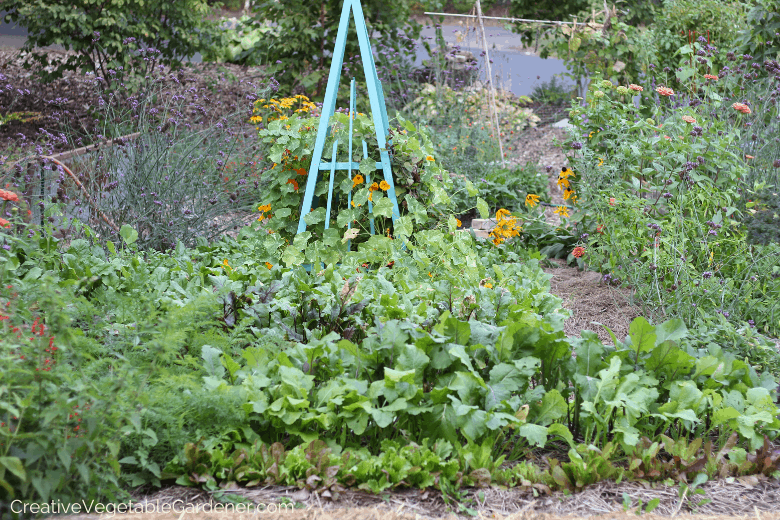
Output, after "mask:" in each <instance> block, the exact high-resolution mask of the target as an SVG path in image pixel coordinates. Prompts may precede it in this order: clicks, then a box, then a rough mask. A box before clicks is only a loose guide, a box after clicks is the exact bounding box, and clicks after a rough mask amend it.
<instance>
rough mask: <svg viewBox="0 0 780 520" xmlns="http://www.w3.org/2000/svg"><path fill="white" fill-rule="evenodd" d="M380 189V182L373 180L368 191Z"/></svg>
mask: <svg viewBox="0 0 780 520" xmlns="http://www.w3.org/2000/svg"><path fill="white" fill-rule="evenodd" d="M378 189H379V184H377V183H375V182H372V183H371V186H369V187H368V191H376V190H378Z"/></svg>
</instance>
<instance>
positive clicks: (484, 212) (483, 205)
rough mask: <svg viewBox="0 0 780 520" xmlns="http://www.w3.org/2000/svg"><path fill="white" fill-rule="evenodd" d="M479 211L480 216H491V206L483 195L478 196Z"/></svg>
mask: <svg viewBox="0 0 780 520" xmlns="http://www.w3.org/2000/svg"><path fill="white" fill-rule="evenodd" d="M477 211H479V216H480V218H490V207H489V206H488V204H487V202H485V200H484V199H483V198H482V197H477Z"/></svg>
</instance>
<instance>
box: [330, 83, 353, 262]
mask: <svg viewBox="0 0 780 520" xmlns="http://www.w3.org/2000/svg"><path fill="white" fill-rule="evenodd" d="M354 119H355V78H352V81H351V82H350V84H349V155H348V156H347V165H348V166H347V168H348V169H347V174H348V175H349V179H350V180H351V179H352V127H353V121H354ZM334 160H335V159H334ZM351 209H352V188H350V189H349V195H348V196H347V211H350V210H351ZM347 229H352V221H350V222H349V224H347ZM351 250H352V240H347V251H351Z"/></svg>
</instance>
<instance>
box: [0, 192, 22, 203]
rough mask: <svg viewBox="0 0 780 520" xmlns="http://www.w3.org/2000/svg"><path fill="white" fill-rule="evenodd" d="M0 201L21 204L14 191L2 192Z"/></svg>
mask: <svg viewBox="0 0 780 520" xmlns="http://www.w3.org/2000/svg"><path fill="white" fill-rule="evenodd" d="M0 199H3V200H8V201H11V202H19V195H17V194H16V193H14V192H12V191H7V190H0Z"/></svg>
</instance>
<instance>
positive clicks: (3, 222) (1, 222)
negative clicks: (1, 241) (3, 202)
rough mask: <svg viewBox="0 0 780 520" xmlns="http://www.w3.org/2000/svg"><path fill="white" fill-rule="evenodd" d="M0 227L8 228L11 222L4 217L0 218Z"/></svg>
mask: <svg viewBox="0 0 780 520" xmlns="http://www.w3.org/2000/svg"><path fill="white" fill-rule="evenodd" d="M0 227H4V228H9V227H11V223H10V222H8V221H7V220H6V219H4V218H0Z"/></svg>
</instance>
